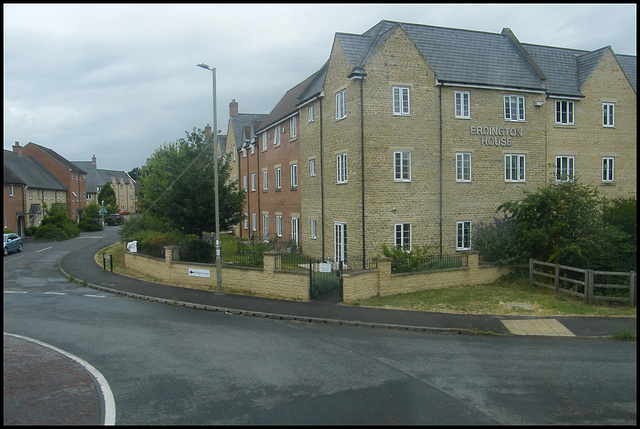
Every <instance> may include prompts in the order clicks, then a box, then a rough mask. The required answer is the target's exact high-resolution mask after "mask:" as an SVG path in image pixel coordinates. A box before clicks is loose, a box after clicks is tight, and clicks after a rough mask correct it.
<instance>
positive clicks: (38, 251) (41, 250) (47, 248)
mask: <svg viewBox="0 0 640 429" xmlns="http://www.w3.org/2000/svg"><path fill="white" fill-rule="evenodd" d="M51 248H53V246H49V247H45V248H44V249H40V250H36V253H40V252H44V251H45V250H49V249H51Z"/></svg>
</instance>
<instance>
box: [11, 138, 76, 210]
mask: <svg viewBox="0 0 640 429" xmlns="http://www.w3.org/2000/svg"><path fill="white" fill-rule="evenodd" d="M22 152H23V154H24V155H29V156H32V157H34V158H35V159H37V160H38V161H39V162H40V163H41V164H42V165H43V166H44V168H46V169H47V170H48V171H50V172H51V174H53V176H54V177H56V178H57V179H58V180H59V181H60V182H61V183H62V184H63V185H64V186H65V187H66V188H67V195H66V206H67V212H68V215H69V216H70V217H71V218H73V219H76V220H77V219H79V218H80V217H81V215H82V211H83V210H84V208H85V207H86V205H87V173H86V172H85V171H84V170H82V169H81V168H80V167H78V166H77V165H75V164H74V163H72V162H70V161H68V160H67V159H66V158H64V157H62V156H61V155H59V154H58V153H56V152H55V151H53V150H52V149H49V148H47V147H44V146H40V145H38V144H35V143H31V142H30V143H28V144H27V145H26V146H25V147H24V148H22Z"/></svg>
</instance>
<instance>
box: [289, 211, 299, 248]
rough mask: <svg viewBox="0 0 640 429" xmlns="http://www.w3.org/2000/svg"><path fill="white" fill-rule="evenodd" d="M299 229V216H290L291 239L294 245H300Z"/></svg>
mask: <svg viewBox="0 0 640 429" xmlns="http://www.w3.org/2000/svg"><path fill="white" fill-rule="evenodd" d="M299 231H300V218H298V217H292V218H291V240H292V241H293V242H294V243H295V245H296V246H299V245H300V239H299V238H300V237H299V235H298V232H299Z"/></svg>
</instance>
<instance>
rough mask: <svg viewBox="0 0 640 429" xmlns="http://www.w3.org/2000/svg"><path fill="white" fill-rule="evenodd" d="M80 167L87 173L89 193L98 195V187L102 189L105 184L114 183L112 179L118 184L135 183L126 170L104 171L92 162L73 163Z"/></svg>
mask: <svg viewBox="0 0 640 429" xmlns="http://www.w3.org/2000/svg"><path fill="white" fill-rule="evenodd" d="M73 163H74V164H75V165H76V166H77V167H78V168H81V169H83V170H84V171H86V172H87V182H86V183H87V185H86V186H87V193H88V194H97V193H98V186H100V187H102V186H104V184H105V183H107V182H108V183H112V182H111V179H112V178H115V179H116V183H122V184H127V185H128V184H129V183H130V182H134V183H135V180H133V179H132V178H131V176H129V174H127V173H126V172H125V171H124V170H104V169H100V168H96V165H95V164H94V163H93V162H91V161H73Z"/></svg>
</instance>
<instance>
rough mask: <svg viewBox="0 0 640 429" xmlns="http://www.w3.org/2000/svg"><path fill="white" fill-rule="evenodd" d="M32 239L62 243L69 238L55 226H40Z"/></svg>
mask: <svg viewBox="0 0 640 429" xmlns="http://www.w3.org/2000/svg"><path fill="white" fill-rule="evenodd" d="M34 238H35V239H36V240H47V241H63V240H68V239H69V238H70V237H69V234H67V233H66V232H65V231H64V230H63V229H62V228H58V226H57V225H53V224H47V225H41V226H40V227H39V228H38V230H37V231H36V233H35V235H34Z"/></svg>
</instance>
